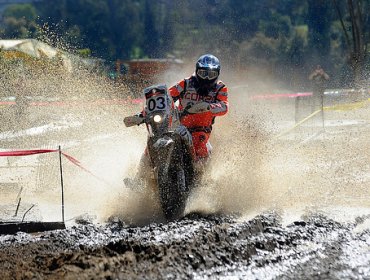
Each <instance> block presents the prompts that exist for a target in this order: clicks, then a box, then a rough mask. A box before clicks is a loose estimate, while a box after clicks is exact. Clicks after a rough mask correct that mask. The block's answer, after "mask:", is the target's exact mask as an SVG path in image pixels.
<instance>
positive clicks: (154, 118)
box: [153, 115, 162, 123]
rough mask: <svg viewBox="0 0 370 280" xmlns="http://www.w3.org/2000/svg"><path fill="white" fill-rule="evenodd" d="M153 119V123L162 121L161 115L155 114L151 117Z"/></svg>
mask: <svg viewBox="0 0 370 280" xmlns="http://www.w3.org/2000/svg"><path fill="white" fill-rule="evenodd" d="M153 120H154V122H155V123H160V122H162V116H161V115H155V116H154V117H153Z"/></svg>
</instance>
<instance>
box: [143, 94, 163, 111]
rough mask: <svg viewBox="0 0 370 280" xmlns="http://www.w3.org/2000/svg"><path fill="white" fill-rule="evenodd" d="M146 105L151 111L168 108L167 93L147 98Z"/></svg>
mask: <svg viewBox="0 0 370 280" xmlns="http://www.w3.org/2000/svg"><path fill="white" fill-rule="evenodd" d="M146 107H147V109H148V111H149V112H153V111H162V110H166V108H167V102H166V96H165V95H157V96H153V97H150V98H148V99H147V100H146Z"/></svg>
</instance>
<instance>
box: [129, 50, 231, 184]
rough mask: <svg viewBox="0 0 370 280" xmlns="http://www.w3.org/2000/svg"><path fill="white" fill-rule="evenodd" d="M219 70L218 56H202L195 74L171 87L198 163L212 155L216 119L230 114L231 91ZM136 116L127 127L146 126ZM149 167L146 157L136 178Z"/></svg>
mask: <svg viewBox="0 0 370 280" xmlns="http://www.w3.org/2000/svg"><path fill="white" fill-rule="evenodd" d="M220 70H221V65H220V61H219V60H218V58H217V57H215V56H214V55H211V54H205V55H202V56H201V57H200V58H199V59H198V61H197V62H196V66H195V72H194V73H193V74H192V75H191V76H190V77H189V78H185V79H183V80H181V81H179V82H178V83H176V84H175V85H174V86H172V87H171V88H169V92H170V94H171V96H172V98H173V100H174V102H176V101H178V102H179V104H178V106H179V109H180V111H183V114H182V118H181V124H182V125H184V126H185V127H186V128H187V129H188V130H189V132H190V133H191V135H192V140H193V146H194V150H195V160H196V161H198V162H203V161H204V160H207V159H208V157H209V155H210V152H211V145H210V143H209V142H208V140H209V137H210V135H211V131H212V125H213V123H214V120H215V118H216V117H217V116H222V115H225V114H226V113H227V112H228V106H229V105H228V90H227V87H226V86H225V84H224V83H223V82H222V81H220V80H219V79H218V78H219V75H220ZM133 117H134V118H130V121H126V125H127V126H131V125H139V124H141V123H143V114H142V113H139V114H136V115H135V116H133ZM129 122H130V123H129ZM148 164H149V160H148V157H147V156H146V155H145V154H144V156H143V157H142V159H141V162H140V167H139V174H138V175H137V177H142V176H143V175H144V174H143V173H145V170H147V168H146V166H148Z"/></svg>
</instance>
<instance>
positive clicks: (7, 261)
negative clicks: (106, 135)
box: [0, 213, 370, 279]
mask: <svg viewBox="0 0 370 280" xmlns="http://www.w3.org/2000/svg"><path fill="white" fill-rule="evenodd" d="M358 222H359V223H360V222H361V221H360V219H359V220H358ZM354 228H355V225H354V224H346V225H343V224H339V223H337V222H334V221H332V220H329V219H327V218H325V217H323V216H320V215H313V216H310V217H306V218H305V220H300V221H295V222H294V223H292V224H290V225H288V226H285V227H283V226H281V224H280V218H279V215H277V214H276V213H271V214H264V215H262V216H258V217H255V218H254V219H252V220H250V221H245V222H237V221H236V220H235V219H233V218H231V217H220V216H209V217H200V216H197V215H193V216H192V217H187V218H185V219H183V220H181V221H179V222H176V223H169V224H151V225H148V226H145V227H140V228H136V227H127V226H125V225H124V224H123V223H122V222H120V221H118V220H116V221H115V222H111V223H109V224H107V225H105V226H98V225H92V224H86V225H77V226H73V227H70V228H68V229H67V230H65V231H55V232H49V233H44V234H40V235H26V234H18V235H16V236H4V237H1V239H0V240H1V251H0V258H1V265H0V266H1V273H0V277H1V278H2V279H12V278H14V279H44V278H48V279H60V278H65V279H102V278H106V279H117V278H118V279H163V278H165V279H214V278H215V277H217V278H218V277H220V278H222V277H223V276H233V277H234V278H236V279H238V278H239V279H368V278H369V277H370V269H369V267H370V252H369V249H368V248H369V245H370V231H369V230H366V231H363V232H359V233H355V232H354V231H353V229H354Z"/></svg>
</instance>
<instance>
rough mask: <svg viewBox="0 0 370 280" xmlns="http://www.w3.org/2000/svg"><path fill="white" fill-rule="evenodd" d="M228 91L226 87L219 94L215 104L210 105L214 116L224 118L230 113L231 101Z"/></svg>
mask: <svg viewBox="0 0 370 280" xmlns="http://www.w3.org/2000/svg"><path fill="white" fill-rule="evenodd" d="M227 96H228V91H227V87H226V86H224V87H223V88H221V90H220V91H219V92H218V95H217V98H216V101H215V102H212V103H210V104H209V105H210V106H209V107H210V109H209V110H210V112H211V113H212V115H213V116H215V117H216V116H222V115H225V114H226V113H227V112H228V111H229V101H228V97H227Z"/></svg>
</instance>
